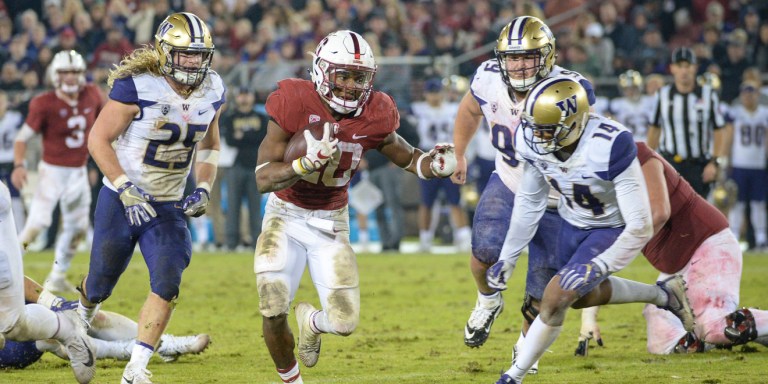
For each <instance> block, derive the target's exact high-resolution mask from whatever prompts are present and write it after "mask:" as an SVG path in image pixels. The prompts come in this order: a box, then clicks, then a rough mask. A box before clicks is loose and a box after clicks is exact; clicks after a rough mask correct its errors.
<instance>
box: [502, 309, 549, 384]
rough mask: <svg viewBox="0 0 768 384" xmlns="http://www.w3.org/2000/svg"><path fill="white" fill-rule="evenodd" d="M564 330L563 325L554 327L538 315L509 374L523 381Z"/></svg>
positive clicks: (518, 380) (517, 380) (516, 379)
mask: <svg viewBox="0 0 768 384" xmlns="http://www.w3.org/2000/svg"><path fill="white" fill-rule="evenodd" d="M562 330H563V326H562V325H558V326H556V327H552V326H549V325H547V324H544V322H543V321H541V318H540V317H536V320H534V321H533V324H531V327H530V328H528V333H527V334H526V335H525V342H524V343H523V346H522V349H520V350H518V354H517V360H516V361H515V365H513V366H512V368H510V369H509V370H508V371H507V372H506V373H507V375H510V376H511V377H512V378H513V379H514V380H515V381H516V382H518V383H520V382H522V381H523V377H525V374H526V373H528V370H529V369H531V367H533V365H534V364H536V362H537V361H538V360H539V359H540V358H541V356H542V355H543V354H544V352H545V351H546V350H547V348H549V346H550V345H552V343H554V342H555V340H556V339H557V336H559V335H560V332H561V331H562Z"/></svg>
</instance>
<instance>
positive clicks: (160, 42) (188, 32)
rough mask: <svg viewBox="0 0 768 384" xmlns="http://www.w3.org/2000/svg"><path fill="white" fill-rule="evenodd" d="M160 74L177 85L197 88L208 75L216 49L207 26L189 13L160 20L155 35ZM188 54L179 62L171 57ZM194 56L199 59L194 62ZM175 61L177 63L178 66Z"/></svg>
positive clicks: (175, 14) (176, 14) (181, 13)
mask: <svg viewBox="0 0 768 384" xmlns="http://www.w3.org/2000/svg"><path fill="white" fill-rule="evenodd" d="M155 50H156V51H157V53H158V61H159V65H160V71H161V72H162V74H163V75H165V76H168V77H170V78H171V79H173V80H174V81H176V82H177V83H180V84H183V85H186V86H193V87H196V86H198V85H200V84H201V83H202V82H203V80H205V77H206V76H207V74H208V69H209V68H210V66H211V61H212V60H213V53H214V51H215V47H214V45H213V37H212V36H211V33H210V31H209V30H208V26H207V25H206V24H205V23H204V22H203V21H202V20H201V19H200V18H199V17H197V16H195V15H194V14H192V13H189V12H180V13H174V14H172V15H170V16H168V17H166V18H165V20H163V22H162V23H160V26H159V27H158V28H157V33H156V34H155ZM175 54H176V55H179V56H180V55H181V54H187V55H188V56H189V57H190V58H188V59H185V60H184V62H182V60H181V59H179V60H175V57H174V55H175ZM194 55H200V58H199V60H197V61H196V59H195V58H194ZM177 61H178V62H177Z"/></svg>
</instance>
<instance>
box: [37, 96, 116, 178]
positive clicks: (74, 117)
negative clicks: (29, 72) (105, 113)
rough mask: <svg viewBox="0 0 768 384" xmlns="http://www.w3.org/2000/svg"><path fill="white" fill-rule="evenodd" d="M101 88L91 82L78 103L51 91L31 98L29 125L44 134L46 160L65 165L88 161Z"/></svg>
mask: <svg viewBox="0 0 768 384" xmlns="http://www.w3.org/2000/svg"><path fill="white" fill-rule="evenodd" d="M101 107H102V104H101V94H100V92H99V88H98V87H96V86H95V85H92V84H88V85H86V86H85V87H83V89H82V90H81V91H80V95H79V96H78V100H77V105H74V106H72V105H70V104H69V103H67V102H66V101H64V100H62V99H60V98H59V97H58V96H56V92H54V91H49V92H45V93H42V94H40V95H38V96H35V97H34V98H32V100H31V101H30V102H29V114H28V115H27V121H26V124H27V125H29V126H30V128H32V130H33V131H35V132H37V133H39V134H42V135H43V161H45V162H46V163H48V164H52V165H59V166H62V167H81V166H84V165H85V163H86V161H87V160H88V133H90V131H91V127H92V126H93V122H94V121H96V115H98V114H99V112H100V111H101Z"/></svg>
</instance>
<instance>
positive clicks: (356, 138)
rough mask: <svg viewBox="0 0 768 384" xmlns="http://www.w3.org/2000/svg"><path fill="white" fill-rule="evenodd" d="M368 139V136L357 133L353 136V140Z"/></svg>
mask: <svg viewBox="0 0 768 384" xmlns="http://www.w3.org/2000/svg"><path fill="white" fill-rule="evenodd" d="M366 137H368V135H358V134H357V133H355V134H352V140H360V139H364V138H366Z"/></svg>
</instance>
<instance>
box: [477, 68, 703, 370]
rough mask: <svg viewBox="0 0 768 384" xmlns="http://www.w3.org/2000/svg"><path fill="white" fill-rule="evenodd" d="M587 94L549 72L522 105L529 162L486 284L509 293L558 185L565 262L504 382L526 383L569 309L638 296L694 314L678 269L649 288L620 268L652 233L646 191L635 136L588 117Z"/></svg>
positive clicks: (689, 321)
mask: <svg viewBox="0 0 768 384" xmlns="http://www.w3.org/2000/svg"><path fill="white" fill-rule="evenodd" d="M589 109H590V107H589V101H588V96H587V92H586V90H585V89H584V88H583V86H582V85H581V84H579V82H578V81H576V80H574V79H573V78H572V77H560V76H558V77H551V78H547V79H544V80H541V81H540V82H538V83H536V85H534V86H533V88H531V90H530V91H529V93H528V96H526V98H525V100H524V101H523V110H522V119H523V123H522V125H521V126H520V127H519V128H520V129H518V130H517V131H516V132H515V136H514V142H515V143H517V144H518V145H517V146H516V147H515V148H516V150H517V151H518V154H519V155H520V156H521V157H522V158H523V159H524V160H525V162H524V163H523V175H522V179H521V183H520V185H519V186H518V190H517V194H516V195H515V209H514V211H513V212H512V218H511V220H510V227H509V231H508V232H507V235H506V239H505V242H504V248H503V249H502V252H501V255H500V256H499V261H498V262H496V264H494V265H492V266H491V268H489V269H488V272H487V274H486V277H487V283H488V286H489V287H491V288H493V289H498V290H504V289H506V287H507V283H508V282H509V279H510V277H511V274H512V271H513V270H514V266H515V263H516V262H517V259H518V258H519V257H520V254H521V252H522V251H523V249H524V248H525V247H526V246H527V245H528V243H529V242H530V241H531V239H532V238H533V236H534V234H535V232H536V229H537V227H538V224H539V222H540V220H541V219H542V217H543V216H544V214H545V212H546V209H547V203H548V194H549V190H550V188H552V189H555V190H557V191H558V192H560V199H559V201H558V212H559V214H560V216H561V217H562V219H563V220H562V222H561V225H560V230H559V231H558V232H557V233H556V239H557V240H556V241H554V242H556V243H557V244H556V247H557V248H556V252H557V259H558V260H567V262H566V263H565V264H564V266H562V268H560V269H559V271H558V272H557V274H556V275H555V276H554V277H553V278H552V279H551V280H550V281H549V283H548V284H547V286H546V288H545V289H544V293H543V295H542V299H541V306H540V309H539V315H538V316H537V317H536V318H535V319H534V320H533V322H532V324H531V326H530V328H529V329H528V332H527V334H526V336H525V340H526V341H525V342H524V343H523V344H522V346H521V347H520V348H519V351H518V354H517V356H516V358H515V360H514V361H513V363H512V367H511V368H510V369H509V370H508V371H507V372H505V373H504V374H503V375H502V376H501V378H500V379H499V380H498V382H497V384H509V383H518V384H519V383H520V382H522V380H523V377H524V376H525V375H526V374H527V373H528V370H529V369H530V368H531V367H532V366H533V364H534V363H536V362H537V361H538V359H539V358H540V357H541V355H542V354H543V353H544V351H545V350H546V349H547V348H548V347H549V346H550V345H551V344H552V343H553V342H554V341H555V339H556V338H557V336H558V335H559V334H560V332H561V330H562V324H563V321H564V320H565V314H566V312H567V310H568V308H569V307H570V306H571V305H573V306H574V307H577V308H581V307H590V306H594V305H602V304H621V303H632V302H644V303H651V304H655V305H657V306H660V307H662V308H664V309H666V310H669V311H670V312H672V313H673V314H674V315H675V316H677V317H678V318H679V319H680V321H682V324H683V325H684V327H685V329H686V330H687V331H691V330H693V326H694V316H693V312H692V311H691V308H690V304H689V303H688V299H687V297H686V296H685V282H684V280H683V278H682V277H681V276H679V275H674V276H671V277H669V278H668V279H666V280H664V281H661V282H658V283H657V285H648V284H643V283H639V282H636V281H632V280H627V279H623V278H619V277H615V276H611V274H612V273H615V272H617V271H620V270H622V269H623V268H624V267H626V266H627V265H629V263H630V262H632V260H633V259H634V258H635V257H636V256H637V254H638V253H639V252H640V250H641V249H642V248H643V246H645V244H646V243H647V242H648V240H650V238H651V236H652V235H653V228H652V220H651V210H650V203H649V198H648V191H647V190H646V185H645V182H644V179H643V174H642V170H641V168H640V163H639V162H638V161H637V159H636V153H637V147H636V146H635V143H634V141H633V139H632V134H631V133H630V132H629V131H628V130H627V128H625V127H624V126H622V125H621V124H619V123H616V122H614V121H612V120H609V119H607V118H605V117H602V116H600V115H597V114H590V112H589Z"/></svg>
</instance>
